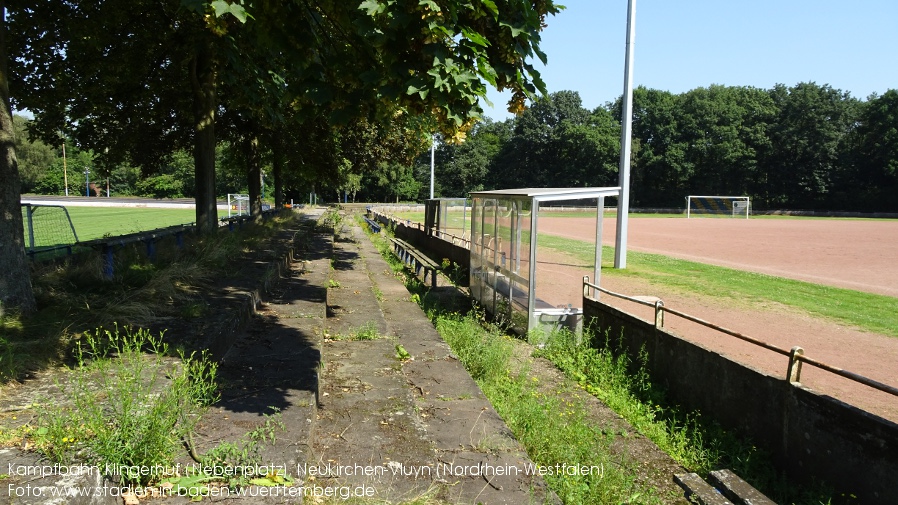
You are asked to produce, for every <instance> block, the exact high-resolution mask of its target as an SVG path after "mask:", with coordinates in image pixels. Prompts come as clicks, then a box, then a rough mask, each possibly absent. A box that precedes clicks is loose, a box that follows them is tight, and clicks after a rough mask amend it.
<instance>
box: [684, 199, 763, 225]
mask: <svg viewBox="0 0 898 505" xmlns="http://www.w3.org/2000/svg"><path fill="white" fill-rule="evenodd" d="M693 214H695V215H700V216H721V217H740V218H741V217H744V218H745V219H748V216H749V215H751V198H750V197H747V196H707V195H689V196H687V197H686V218H687V219H688V218H690V217H692V215H693Z"/></svg>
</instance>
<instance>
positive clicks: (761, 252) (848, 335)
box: [537, 218, 898, 422]
mask: <svg viewBox="0 0 898 505" xmlns="http://www.w3.org/2000/svg"><path fill="white" fill-rule="evenodd" d="M556 220H557V222H553V221H556ZM562 223H563V227H562V226H561V224H562ZM594 223H595V222H594V220H590V219H582V220H580V219H563V218H545V219H543V218H541V219H540V225H541V226H540V231H541V232H546V233H551V234H555V235H559V236H565V237H569V238H577V239H580V240H588V237H589V236H590V234H592V235H593V236H594V234H595V231H594V230H595V224H594ZM605 226H606V228H605V234H604V237H605V239H604V241H605V242H606V243H607V242H608V241H609V240H610V241H613V237H614V232H613V228H614V227H613V221H612V220H607V219H606V223H605ZM630 230H631V233H630V239H629V243H630V249H631V250H641V251H646V252H653V253H659V254H665V255H668V256H674V257H680V258H684V259H691V260H694V261H701V262H704V263H712V264H719V265H722V266H729V267H731V268H740V269H744V270H751V271H757V272H763V273H768V274H772V275H778V276H783V277H791V278H796V279H802V280H808V281H811V282H817V283H822V284H830V285H835V286H841V287H846V288H850V289H859V290H864V291H870V292H875V293H880V294H886V295H889V294H892V296H898V289H896V288H898V267H895V266H894V265H893V264H891V263H892V261H893V259H894V258H895V257H898V222H893V221H888V222H886V221H884V222H878V221H877V222H869V221H844V222H843V221H830V220H826V221H823V220H821V221H816V220H796V221H790V220H782V221H779V220H748V221H741V220H730V219H726V220H724V219H704V220H698V219H693V220H689V221H687V220H685V219H646V218H641V219H633V220H631V221H630ZM839 236H842V238H841V239H837V237H839ZM786 237H788V239H786ZM721 244H723V245H721ZM715 246H716V247H715ZM733 251H741V252H739V253H738V254H737V253H735V252H733ZM721 258H723V259H721ZM572 263H576V261H572V260H571V258H570V257H568V256H567V255H564V254H563V253H551V252H549V251H545V250H541V251H540V257H539V265H538V268H539V273H538V277H537V278H538V279H551V281H550V282H546V281H543V282H542V283H540V285H539V286H538V287H537V290H538V291H537V292H538V293H539V296H540V298H543V299H546V300H547V301H549V302H551V303H553V304H560V303H573V304H575V306H579V305H580V302H579V298H580V296H581V292H580V285H581V279H582V277H583V276H584V275H589V276H592V272H591V267H589V266H585V265H584V266H583V267H576V266H572V265H571V264H572ZM787 274H788V275H787ZM602 286H603V287H605V288H607V289H610V290H612V291H617V292H621V293H624V294H628V295H648V296H657V297H659V298H661V299H662V300H664V304H665V306H667V307H669V308H673V309H677V310H680V311H683V312H686V313H688V314H692V315H694V316H696V317H699V318H702V319H705V320H708V321H711V322H714V323H716V324H719V325H722V326H724V327H727V328H729V329H731V330H734V331H737V332H740V333H744V334H747V335H750V336H752V337H754V338H757V339H760V340H763V341H765V342H769V343H771V344H774V345H776V346H778V347H781V348H785V349H790V348H791V347H793V346H796V345H797V346H801V347H802V348H804V350H805V354H806V355H807V356H810V357H813V358H815V359H818V360H821V361H824V362H826V363H828V364H831V365H834V366H837V367H840V368H843V369H846V370H850V371H852V372H855V373H858V374H860V375H863V376H866V377H869V378H871V379H874V380H877V381H880V382H883V383H886V384H889V385H892V386H895V385H896V379H895V372H894V363H896V362H898V339H895V338H891V337H887V336H884V335H878V334H874V333H869V332H865V331H861V330H859V329H856V328H851V327H848V326H845V325H841V324H838V323H835V322H831V321H826V320H822V319H818V318H813V317H811V316H809V315H807V314H803V313H799V312H797V311H794V310H791V309H788V308H787V307H783V306H780V305H777V304H768V305H761V306H759V305H751V306H749V305H747V304H746V305H741V306H740V305H734V303H733V302H732V301H730V300H726V301H724V300H717V299H713V298H710V297H704V296H701V295H697V294H693V293H689V294H685V293H682V292H678V291H677V290H675V289H673V288H669V287H662V286H656V285H651V284H650V283H648V282H646V281H642V280H637V279H627V278H621V277H618V276H614V275H605V276H603V278H602ZM603 300H605V301H607V302H609V303H610V304H611V305H614V306H616V307H619V308H621V309H622V310H626V311H628V312H630V313H632V314H635V315H637V316H639V317H642V318H644V319H648V320H652V319H653V317H654V316H653V312H652V309H651V308H648V307H644V306H640V305H637V304H634V303H631V302H626V301H622V300H618V299H615V298H611V297H607V296H606V297H604V298H603ZM665 326H666V327H667V328H668V329H669V330H672V331H673V332H675V333H677V334H679V335H682V336H684V337H685V338H687V339H689V340H691V341H693V342H697V343H699V344H702V345H704V346H706V347H708V348H710V349H713V350H715V351H718V352H721V353H724V354H726V355H728V356H729V357H731V358H732V359H734V360H736V361H739V362H741V363H744V364H747V365H749V366H752V367H754V368H756V369H759V370H762V371H765V372H767V373H770V374H771V375H774V376H777V377H783V376H785V373H786V366H787V359H786V358H785V357H784V356H781V355H779V354H776V353H773V352H771V351H767V350H765V349H763V348H760V347H757V346H754V345H751V344H748V343H745V342H742V341H740V340H738V339H735V338H731V337H727V336H726V335H723V334H721V333H719V332H716V331H713V330H709V329H707V328H704V327H702V326H699V325H697V324H695V323H691V322H689V321H685V320H683V319H681V318H677V317H668V319H667V320H666V322H665ZM802 383H803V384H805V385H806V386H808V387H810V388H812V389H815V390H817V391H819V392H821V393H823V394H826V395H830V396H832V397H834V398H837V399H840V400H842V401H845V402H846V403H850V404H852V405H855V406H858V407H860V408H862V409H864V410H867V411H869V412H871V413H874V414H876V415H879V416H882V417H884V418H886V419H889V420H892V421H896V422H898V399H896V398H895V397H894V396H892V395H888V394H886V393H882V392H879V391H877V390H875V389H872V388H869V387H866V386H863V385H861V384H858V383H856V382H853V381H850V380H848V379H843V378H841V377H839V376H837V375H834V374H831V373H829V372H824V371H821V370H818V369H816V368H814V367H810V366H805V367H804V369H803V372H802Z"/></svg>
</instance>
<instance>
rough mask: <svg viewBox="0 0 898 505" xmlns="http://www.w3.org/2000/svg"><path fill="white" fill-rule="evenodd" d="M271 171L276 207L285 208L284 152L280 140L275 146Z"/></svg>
mask: <svg viewBox="0 0 898 505" xmlns="http://www.w3.org/2000/svg"><path fill="white" fill-rule="evenodd" d="M272 147H273V151H272V160H271V171H272V175H273V176H274V208H276V209H283V208H284V203H285V202H284V181H283V177H284V152H283V151H282V150H281V144H280V142H276V143H275V144H274V145H273V146H272Z"/></svg>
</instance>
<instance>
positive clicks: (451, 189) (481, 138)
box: [427, 119, 513, 198]
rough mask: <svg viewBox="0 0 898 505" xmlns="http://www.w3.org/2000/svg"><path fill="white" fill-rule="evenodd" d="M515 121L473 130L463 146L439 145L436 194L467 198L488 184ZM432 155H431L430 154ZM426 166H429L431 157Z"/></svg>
mask: <svg viewBox="0 0 898 505" xmlns="http://www.w3.org/2000/svg"><path fill="white" fill-rule="evenodd" d="M512 127H513V121H512V120H510V119H506V120H505V121H502V122H493V121H491V120H486V121H484V122H481V123H478V124H477V126H475V127H474V129H473V130H472V132H471V134H470V135H469V136H468V139H467V140H465V142H464V143H462V144H448V143H446V142H440V143H439V145H438V148H437V150H436V156H435V158H436V163H435V168H434V172H435V176H436V186H437V188H436V191H437V192H438V194H439V195H440V196H443V197H449V198H451V197H464V196H467V194H468V193H470V192H472V191H481V190H483V189H485V187H486V185H487V184H488V180H489V177H490V173H491V172H492V170H493V168H494V165H493V164H494V160H495V159H496V156H497V155H498V154H499V152H500V151H501V150H502V147H503V146H504V145H505V143H506V142H508V140H509V139H510V138H511V135H512ZM428 154H429V153H428ZM427 162H428V163H429V162H430V159H429V156H428V160H427Z"/></svg>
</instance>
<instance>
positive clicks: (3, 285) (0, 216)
mask: <svg viewBox="0 0 898 505" xmlns="http://www.w3.org/2000/svg"><path fill="white" fill-rule="evenodd" d="M6 30H7V23H6V2H5V1H4V0H0V181H3V182H2V183H0V272H2V273H0V315H2V313H3V311H4V310H6V309H7V308H9V307H12V308H18V309H20V310H22V311H23V312H31V311H33V310H34V309H35V301H34V291H33V289H32V287H31V276H30V275H29V268H30V266H29V265H28V261H27V259H26V257H25V227H24V223H23V222H22V210H21V208H20V207H21V205H22V198H21V193H20V189H19V166H18V162H17V160H16V148H15V127H14V125H13V118H12V109H11V106H10V100H9V73H8V67H7V57H6V54H7V52H6V35H7V32H6Z"/></svg>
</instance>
